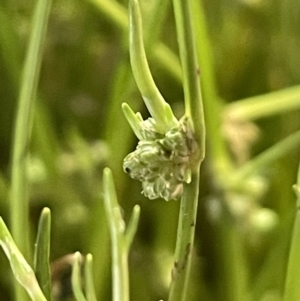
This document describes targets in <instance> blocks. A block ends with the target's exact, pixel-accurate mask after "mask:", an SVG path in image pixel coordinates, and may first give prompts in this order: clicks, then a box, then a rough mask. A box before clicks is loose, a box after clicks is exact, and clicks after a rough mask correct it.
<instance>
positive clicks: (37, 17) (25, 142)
mask: <svg viewBox="0 0 300 301" xmlns="http://www.w3.org/2000/svg"><path fill="white" fill-rule="evenodd" d="M50 6H51V0H39V1H38V2H37V4H36V7H35V12H34V15H33V21H32V30H31V35H30V41H29V46H28V52H27V56H26V60H25V64H24V69H23V76H22V82H21V90H20V95H19V102H18V111H17V115H16V120H15V133H14V139H13V155H12V176H11V225H12V235H13V237H14V238H15V241H16V243H17V244H18V246H19V248H20V251H21V252H22V254H24V256H25V257H26V258H28V257H29V258H30V257H31V256H29V248H28V246H27V244H28V242H29V229H28V210H29V205H28V194H27V180H26V168H27V165H26V164H27V154H28V148H29V140H30V134H31V128H32V119H33V104H34V100H35V98H36V90H37V84H38V78H39V73H40V66H41V61H42V50H43V44H44V40H45V35H46V29H47V23H48V17H49V12H50ZM15 300H16V301H21V300H22V301H23V300H24V292H23V291H21V290H19V286H16V296H15Z"/></svg>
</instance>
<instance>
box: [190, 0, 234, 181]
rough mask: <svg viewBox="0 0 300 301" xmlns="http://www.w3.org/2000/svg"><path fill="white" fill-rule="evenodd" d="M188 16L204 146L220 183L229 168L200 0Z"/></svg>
mask: <svg viewBox="0 0 300 301" xmlns="http://www.w3.org/2000/svg"><path fill="white" fill-rule="evenodd" d="M191 8H192V10H191V20H192V21H193V25H194V32H195V40H196V46H197V58H198V62H199V66H200V68H199V70H200V76H201V79H200V80H201V90H202V94H203V103H204V113H205V126H206V131H207V136H208V137H209V139H208V141H207V147H208V148H209V152H210V156H209V158H208V159H209V160H210V164H211V166H212V168H213V172H214V177H215V179H216V182H218V184H219V185H220V186H222V184H223V181H224V179H225V181H226V177H227V173H228V172H229V171H230V170H231V169H232V162H231V160H230V156H229V153H228V150H227V147H226V144H225V141H224V138H223V136H222V133H221V131H220V128H221V123H222V120H221V118H220V117H221V112H222V105H223V104H222V103H221V101H220V99H219V96H218V91H217V87H216V83H215V76H214V68H213V67H214V66H213V59H212V53H213V51H212V47H211V43H210V40H209V37H208V33H207V29H206V20H205V14H204V11H203V7H202V3H201V1H198V0H192V1H191Z"/></svg>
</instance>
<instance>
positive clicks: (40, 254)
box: [34, 208, 52, 301]
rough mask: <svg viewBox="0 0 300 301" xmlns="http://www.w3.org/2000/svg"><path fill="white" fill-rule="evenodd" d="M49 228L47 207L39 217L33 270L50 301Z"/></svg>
mask: <svg viewBox="0 0 300 301" xmlns="http://www.w3.org/2000/svg"><path fill="white" fill-rule="evenodd" d="M50 230H51V213H50V209H49V208H44V209H43V211H42V214H41V217H40V221H39V227H38V234H37V240H36V244H35V253H34V271H35V274H36V278H37V280H38V282H39V284H40V286H41V288H42V291H43V293H44V295H45V296H46V298H47V300H49V301H51V300H52V298H51V276H50V265H49V257H50Z"/></svg>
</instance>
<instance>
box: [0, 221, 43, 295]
mask: <svg viewBox="0 0 300 301" xmlns="http://www.w3.org/2000/svg"><path fill="white" fill-rule="evenodd" d="M0 246H1V247H2V248H3V250H4V253H5V255H6V256H7V258H8V260H9V263H10V266H11V269H12V271H13V273H14V276H15V278H16V279H17V281H18V282H19V283H20V284H21V285H22V286H23V287H24V288H25V289H26V291H27V293H28V295H29V296H30V298H31V300H32V301H47V300H46V298H45V296H44V295H43V292H42V290H41V288H40V286H39V284H38V281H37V279H36V277H35V275H34V272H33V270H32V268H31V267H30V265H29V264H28V263H27V261H26V260H25V258H24V256H23V255H22V254H21V252H20V250H19V249H18V247H17V246H16V244H15V242H14V240H13V238H12V236H11V234H10V233H9V231H8V229H7V227H6V225H5V223H4V221H3V220H2V218H1V217H0ZM22 296H23V295H22ZM23 297H24V296H23ZM26 297H27V296H26ZM22 300H25V298H23V299H22Z"/></svg>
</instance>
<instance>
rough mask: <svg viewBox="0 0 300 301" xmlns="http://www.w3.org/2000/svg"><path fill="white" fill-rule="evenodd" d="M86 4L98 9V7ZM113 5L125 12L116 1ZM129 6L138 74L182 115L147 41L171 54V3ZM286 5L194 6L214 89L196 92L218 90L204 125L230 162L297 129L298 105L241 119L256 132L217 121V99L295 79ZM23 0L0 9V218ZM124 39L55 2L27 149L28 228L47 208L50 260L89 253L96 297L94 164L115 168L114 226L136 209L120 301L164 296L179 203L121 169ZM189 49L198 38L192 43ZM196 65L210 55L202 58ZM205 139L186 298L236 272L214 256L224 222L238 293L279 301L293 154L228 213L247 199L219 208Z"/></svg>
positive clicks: (125, 143)
mask: <svg viewBox="0 0 300 301" xmlns="http://www.w3.org/2000/svg"><path fill="white" fill-rule="evenodd" d="M98 2H99V3H100V2H103V3H104V5H105V2H106V1H100V0H98ZM108 2H112V3H114V1H108ZM116 2H117V3H118V4H120V5H121V8H124V10H122V11H124V12H126V5H127V1H116ZM141 2H142V11H143V18H144V22H145V39H146V46H147V54H149V55H148V56H149V59H150V68H151V70H152V71H153V73H154V77H155V81H156V83H157V85H158V86H159V88H160V90H161V92H162V94H163V95H164V96H165V98H166V100H168V101H169V102H170V103H171V105H172V106H173V108H174V109H175V111H176V114H177V115H178V116H181V114H182V112H183V108H182V99H183V91H182V85H181V83H180V82H179V80H178V76H176V75H174V74H175V73H174V72H173V71H172V69H170V68H166V67H165V65H164V64H163V63H164V62H166V59H161V58H160V57H159V55H157V52H158V49H159V47H163V48H164V47H168V48H164V49H167V51H172V53H173V54H175V55H176V56H177V55H178V49H177V44H176V30H175V26H174V17H173V10H172V5H171V3H169V5H166V4H165V8H166V9H165V13H162V14H159V15H158V14H157V13H156V9H157V7H160V2H161V1H151V3H150V1H145V3H144V4H145V5H143V1H141ZM163 2H164V1H163ZM165 2H168V1H165ZM298 2H299V1H297V0H291V1H290V3H289V5H283V4H281V2H280V1H266V0H260V1H246V0H244V1H242V0H241V1H237V0H236V1H221V2H220V1H217V0H213V1H202V3H203V6H204V12H205V19H206V28H207V33H208V35H207V36H208V39H209V43H210V57H211V59H212V61H211V63H212V66H211V68H212V70H211V72H212V75H210V76H212V78H211V79H210V80H211V81H213V80H215V88H214V89H215V91H214V93H215V94H216V95H214V93H210V94H209V93H208V94H207V97H209V96H210V97H212V96H215V97H218V103H219V105H220V112H219V111H217V112H216V114H217V117H216V118H217V119H218V120H219V122H220V125H218V126H217V127H216V129H215V131H218V133H216V135H217V136H220V137H223V136H224V130H226V131H225V136H226V137H227V140H226V144H225V146H226V150H227V149H229V154H230V160H231V161H232V162H233V165H239V164H243V163H244V162H245V161H247V160H248V159H249V158H252V157H254V156H255V155H257V154H259V153H261V152H262V151H264V150H266V149H267V148H269V147H270V146H272V145H273V144H274V143H276V142H279V141H281V140H282V139H284V138H285V137H287V136H288V135H289V134H291V133H293V132H295V131H296V130H298V129H299V126H300V110H299V107H298V108H297V107H296V108H293V110H292V111H286V112H284V113H283V114H276V115H272V116H267V117H265V118H261V119H257V120H256V119H255V118H253V120H255V125H256V126H257V127H256V128H255V127H253V124H249V123H248V121H245V122H244V121H243V120H234V122H232V120H228V119H223V120H222V119H221V114H222V112H223V110H224V112H226V109H227V105H228V108H230V107H231V105H230V104H232V103H233V102H234V101H236V100H239V99H242V98H249V97H252V96H255V95H259V94H266V93H269V92H271V91H275V90H279V89H283V88H287V87H290V86H293V85H299V82H300V68H299V67H300V58H299V55H298V49H299V47H300V35H299V30H298V28H299V27H300V24H299V23H300V18H299V17H300V16H299V11H300V10H299V6H300V4H299V3H298ZM34 4H35V1H27V2H24V1H10V0H6V1H1V3H0V94H1V99H0V149H1V156H0V168H1V176H0V215H1V216H2V217H3V218H4V220H8V216H9V212H8V211H9V210H8V208H9V207H8V189H9V176H10V175H9V173H10V166H9V162H10V156H11V141H12V131H13V120H14V115H15V109H16V99H17V95H18V91H19V82H20V74H21V69H20V68H21V66H22V65H23V58H24V55H25V49H26V45H27V42H28V35H29V32H30V28H29V26H30V20H31V14H32V11H33V6H34ZM297 14H298V15H297ZM194 21H195V22H194V23H195V24H197V20H194ZM147 24H149V25H147ZM153 26H155V27H153ZM127 37H128V33H127V32H126V30H122V28H121V27H120V25H119V24H116V23H115V22H114V19H113V18H111V17H110V16H109V15H108V14H107V13H105V11H104V10H100V9H99V8H97V6H96V5H94V3H93V2H92V1H78V0H75V1H71V0H63V1H54V4H53V7H52V10H51V15H50V21H49V28H48V33H47V38H46V48H45V52H44V57H43V64H42V71H41V79H40V84H39V89H38V101H37V106H36V109H35V121H34V128H33V137H32V144H31V145H30V146H28V147H29V148H30V152H31V160H30V166H29V167H28V177H29V180H30V186H31V187H30V222H31V226H32V228H33V229H35V231H36V225H37V221H38V217H39V214H40V211H41V209H42V208H43V207H45V206H48V207H49V208H50V209H51V211H52V223H53V224H52V246H51V260H55V259H57V258H59V257H61V256H64V255H66V254H68V253H71V252H74V251H77V250H79V251H80V252H81V253H83V254H86V253H92V254H93V258H94V273H95V280H96V281H95V288H96V292H97V295H98V299H99V300H109V298H110V295H111V293H110V291H111V287H110V283H111V281H109V279H110V277H111V276H110V265H109V264H110V260H109V258H110V244H109V237H108V229H107V224H106V220H105V216H104V206H103V199H102V195H101V193H102V191H101V185H102V176H101V175H102V169H103V167H104V166H107V165H108V166H109V167H111V168H112V170H113V173H114V176H115V181H116V189H117V192H118V199H119V203H120V205H121V206H122V207H123V209H124V218H125V220H127V219H128V213H129V212H131V208H132V207H133V205H134V204H139V205H140V206H141V218H140V224H139V229H138V234H137V237H136V239H135V241H134V243H133V246H132V251H131V256H130V265H129V267H130V277H131V279H130V280H131V297H132V300H145V301H147V300H149V301H150V300H158V299H159V298H164V299H166V295H167V286H168V283H169V280H170V267H171V262H172V253H173V250H174V245H175V235H176V225H177V217H178V216H177V214H178V205H179V204H178V202H173V201H172V202H169V203H166V202H164V201H162V200H156V201H149V200H146V199H145V198H144V197H143V196H142V195H141V194H140V184H139V183H136V182H134V181H131V180H130V179H128V178H127V176H126V175H125V174H123V171H122V165H121V164H122V158H123V156H124V155H126V153H127V151H128V150H131V149H132V148H133V145H134V143H133V142H134V141H133V139H134V137H133V135H131V134H130V129H129V126H128V125H127V124H126V122H125V118H124V117H123V114H122V110H121V107H120V105H119V104H121V103H122V102H124V101H126V102H128V103H130V105H131V106H132V107H134V108H136V109H138V108H139V109H141V110H142V112H143V107H141V100H140V96H139V93H138V91H137V88H136V86H135V84H134V82H133V77H132V73H131V70H130V67H129V55H128V48H127V46H128V44H127ZM161 43H164V44H161ZM201 46H202V45H201V41H199V43H198V47H199V48H201ZM205 46H207V45H203V47H205ZM163 53H164V52H163ZM162 57H163V56H162ZM167 58H168V57H167ZM169 58H172V56H170V57H169ZM202 59H203V60H204V61H207V60H208V58H207V60H205V56H204V58H203V57H202ZM200 61H201V60H200ZM177 62H178V61H177ZM174 66H175V68H176V66H177V65H176V64H174ZM176 70H177V69H176ZM200 72H201V66H200ZM203 76H205V72H204V74H203ZM203 81H205V79H203ZM209 84H210V82H208V85H209ZM205 95H206V94H205V91H204V96H205ZM296 97H297V96H296ZM299 98H300V94H299ZM271 105H272V103H271V102H270V106H271ZM224 116H226V115H224ZM238 117H239V116H237V119H238ZM221 122H223V123H222V124H221ZM258 130H259V134H258V135H257V132H258ZM213 134H214V133H210V135H211V136H212V135H213ZM210 139H212V140H213V138H211V137H210V136H208V137H207V144H208V150H207V155H206V161H205V163H204V166H203V170H202V179H201V189H200V203H199V214H200V216H199V217H198V224H197V229H196V249H195V253H194V259H193V264H192V267H193V268H192V269H193V272H192V278H191V284H190V288H189V292H190V294H189V299H188V300H190V301H197V300H202V299H203V300H222V301H223V300H225V301H226V300H228V301H232V300H230V296H231V295H230V293H229V292H227V291H226V289H227V288H226V285H227V284H228V283H227V282H226V281H224V280H226V277H227V280H228V281H230V280H231V279H228V277H230V275H231V274H230V273H231V272H232V273H235V272H236V271H232V270H230V267H229V268H228V267H227V266H226V265H224V264H223V263H224V260H226V256H227V253H225V254H224V253H223V254H222V253H221V252H222V251H223V252H225V251H228V248H229V243H228V241H224V239H223V238H224V237H226V235H227V234H224V233H225V232H227V231H230V229H231V228H230V227H233V229H234V232H230V233H231V234H230V235H231V236H230V237H231V239H232V242H233V243H235V242H237V241H238V242H237V245H236V246H237V248H236V249H234V252H241V253H239V254H238V255H239V256H241V258H242V259H243V264H245V269H246V272H247V278H248V279H247V283H248V287H247V289H248V290H249V292H250V296H251V299H250V300H255V301H257V300H269V299H267V298H270V300H280V296H281V294H282V290H283V286H284V278H285V271H286V262H287V256H288V250H289V239H290V236H291V225H292V219H293V216H294V210H295V196H294V194H293V191H292V188H291V187H292V184H294V183H295V182H296V174H297V166H298V160H299V149H297V150H294V151H293V152H291V153H289V154H288V155H286V156H284V157H282V158H281V159H279V160H277V161H276V162H275V163H273V164H272V165H271V166H267V167H265V168H264V170H263V171H262V172H261V174H260V176H262V177H263V181H262V182H263V183H264V184H266V188H265V189H266V190H265V192H264V193H262V194H261V195H259V196H257V198H256V199H255V201H254V202H253V204H254V205H253V204H252V203H251V201H250V202H249V201H248V200H246V199H247V197H248V196H245V195H243V193H236V192H235V191H234V192H231V193H232V195H234V197H231V198H230V199H231V200H232V202H236V203H235V204H236V205H235V207H234V208H242V209H243V208H244V207H243V206H245V205H247V206H249V204H252V205H253V206H249V207H247V208H246V209H247V210H245V208H244V209H243V210H245V211H243V212H246V213H245V214H244V216H241V215H234V213H233V212H230V211H229V212H227V210H226V208H225V209H224V208H223V207H224V204H222V203H220V201H219V200H220V199H224V196H223V195H222V190H221V189H220V186H219V179H218V176H219V175H216V174H215V172H216V170H215V169H214V166H215V162H214V161H213V160H214V155H213V152H212V151H213V150H212V147H213V145H211V140H210ZM247 139H248V140H247ZM251 139H252V140H253V142H254V143H253V147H251V145H250V144H251ZM247 141H249V144H247ZM242 142H244V144H243V143H242ZM262 182H256V184H255V183H254V184H253V183H252V184H253V186H251V187H252V188H251V189H252V190H253V191H254V190H255V189H256V187H257V186H255V185H259V183H262ZM257 183H258V184H257ZM252 184H251V185H252ZM249 185H250V184H249ZM256 204H261V206H263V207H267V208H270V209H272V210H274V212H275V213H276V214H278V225H277V227H273V228H272V227H270V229H266V228H263V229H261V228H259V226H260V225H263V226H264V225H265V224H264V222H265V221H266V215H261V216H256V215H255V214H254V215H251V213H252V212H254V211H255V210H254V209H255V208H254V207H255V206H256ZM237 206H240V207H237ZM225 207H226V206H225ZM222 209H223V211H222ZM272 212H273V211H272ZM237 216H238V217H239V218H237ZM264 218H265V219H264ZM227 219H229V220H230V224H228V223H226V221H227ZM245 221H247V223H245ZM224 223H225V226H226V227H227V228H226V227H225V226H224ZM227 233H228V232H227ZM222 235H223V236H222ZM233 235H236V236H233ZM278 237H280V238H279V239H278ZM222 239H223V240H222ZM31 245H33V243H31ZM231 247H232V245H231ZM229 262H230V261H229ZM0 267H1V268H0V295H1V298H3V300H4V299H5V300H12V286H11V284H10V281H9V279H7V276H6V275H7V274H8V273H10V272H9V270H8V269H9V265H8V264H7V263H6V260H5V258H4V256H3V255H0ZM241 273H242V272H241ZM263 298H265V299H263ZM276 298H277V299H276Z"/></svg>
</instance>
